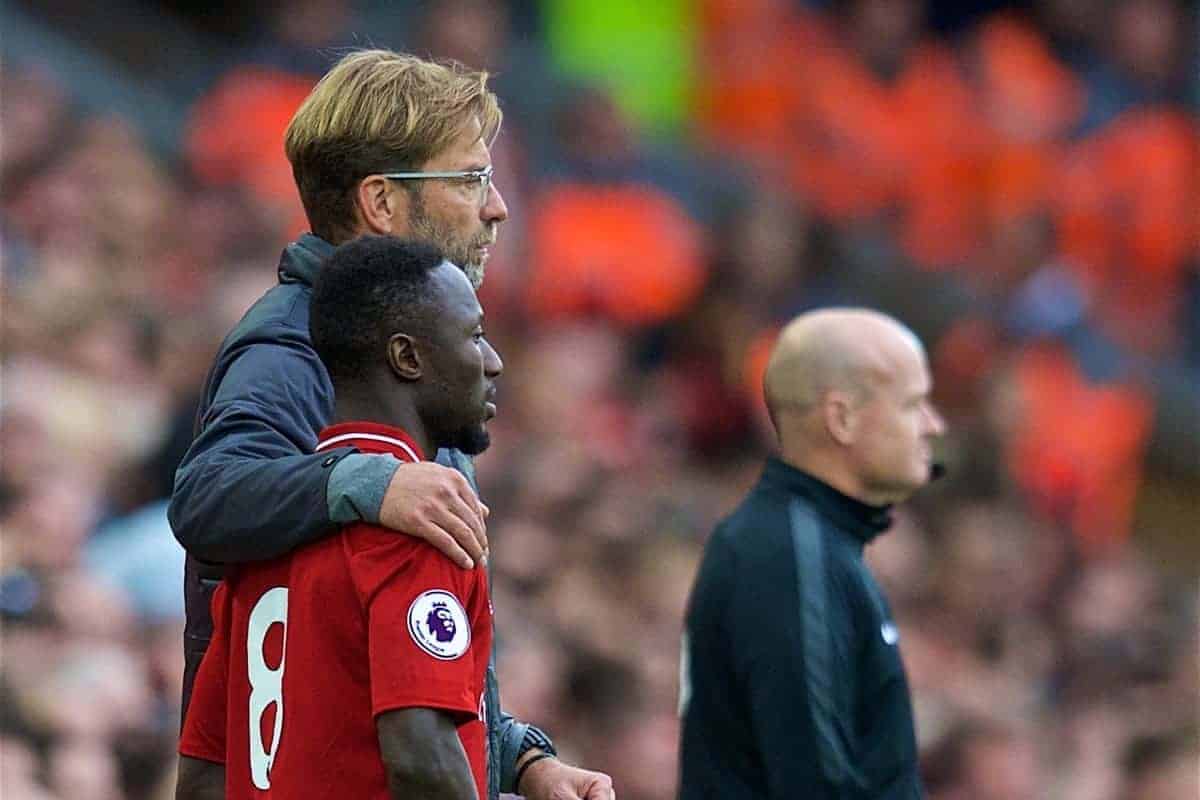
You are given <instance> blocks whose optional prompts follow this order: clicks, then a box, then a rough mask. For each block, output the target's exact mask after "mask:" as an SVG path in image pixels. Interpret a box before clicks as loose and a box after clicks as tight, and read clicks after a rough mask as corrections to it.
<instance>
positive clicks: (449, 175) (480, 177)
mask: <svg viewBox="0 0 1200 800" xmlns="http://www.w3.org/2000/svg"><path fill="white" fill-rule="evenodd" d="M492 172H493V167H492V165H491V164H488V165H487V166H486V167H484V168H483V169H463V170H451V171H448V172H381V173H379V174H380V175H382V176H383V177H385V178H388V179H389V180H393V181H420V180H428V179H434V180H439V179H440V180H453V179H455V178H459V179H464V180H465V179H467V178H471V179H473V180H477V181H479V187H480V190H481V191H480V192H479V195H480V200H479V207H480V208H482V207H484V206H485V205H487V199H488V194H490V190H491V188H492Z"/></svg>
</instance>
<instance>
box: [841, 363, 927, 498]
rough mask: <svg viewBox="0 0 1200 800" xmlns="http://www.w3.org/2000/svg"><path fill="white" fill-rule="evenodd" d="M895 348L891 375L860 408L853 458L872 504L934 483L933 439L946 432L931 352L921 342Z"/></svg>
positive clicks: (881, 381)
mask: <svg viewBox="0 0 1200 800" xmlns="http://www.w3.org/2000/svg"><path fill="white" fill-rule="evenodd" d="M895 350H896V352H895V353H894V355H893V357H892V358H891V359H890V361H891V363H892V370H891V374H890V375H889V376H888V377H887V378H886V379H884V380H880V381H878V382H877V383H876V385H875V386H874V389H873V391H871V392H870V393H869V394H868V396H867V399H866V400H865V401H863V402H862V404H861V405H860V406H859V407H858V408H857V409H856V410H855V417H856V426H855V439H854V442H853V445H852V459H853V461H854V466H855V468H856V471H857V477H858V479H859V481H860V482H861V484H862V486H863V488H864V490H865V496H866V497H868V498H871V499H870V500H869V502H878V503H892V502H898V501H900V500H903V499H905V498H907V497H908V496H909V495H911V494H912V493H913V492H914V491H916V490H917V489H919V488H920V487H922V486H924V485H925V484H926V483H928V481H929V473H930V468H931V467H932V465H933V440H934V439H936V438H937V437H939V436H941V435H942V434H943V433H944V432H945V423H944V422H943V420H942V417H941V415H940V414H938V412H937V410H936V409H934V407H933V404H932V403H931V402H930V398H929V393H930V391H931V389H932V388H933V385H932V380H931V378H930V376H929V366H928V364H927V363H926V360H925V353H924V352H923V351H922V350H921V349H920V348H919V347H918V346H917V345H916V344H915V342H914V343H908V342H906V343H905V344H904V345H903V346H900V345H899V344H898V346H897V347H896V348H895Z"/></svg>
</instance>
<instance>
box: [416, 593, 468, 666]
mask: <svg viewBox="0 0 1200 800" xmlns="http://www.w3.org/2000/svg"><path fill="white" fill-rule="evenodd" d="M408 632H409V634H410V635H411V636H412V638H413V641H414V642H416V643H417V646H418V647H420V648H421V649H422V650H424V651H425V652H426V653H429V655H431V656H433V657H434V658H440V659H441V660H443V661H453V660H454V659H456V658H458V657H460V656H461V655H462V654H463V653H465V652H467V648H468V647H470V645H471V623H470V621H469V620H468V619H467V612H466V611H465V610H464V609H463V607H462V603H460V602H458V598H457V597H455V596H454V595H453V594H451V593H450V592H448V591H446V590H444V589H430V590H429V591H428V592H422V593H421V594H419V595H418V596H417V599H416V600H413V603H412V605H411V606H409V607H408Z"/></svg>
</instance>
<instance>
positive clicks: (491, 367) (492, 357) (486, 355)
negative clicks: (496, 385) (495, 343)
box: [483, 339, 504, 380]
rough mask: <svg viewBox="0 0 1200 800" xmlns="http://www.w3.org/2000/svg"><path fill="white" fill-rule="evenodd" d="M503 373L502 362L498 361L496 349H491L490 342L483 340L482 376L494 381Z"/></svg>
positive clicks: (498, 356) (498, 355)
mask: <svg viewBox="0 0 1200 800" xmlns="http://www.w3.org/2000/svg"><path fill="white" fill-rule="evenodd" d="M502 372H504V362H503V361H501V360H500V354H499V353H497V352H496V348H494V347H492V344H491V342H489V341H488V340H487V339H484V340H483V374H484V375H486V376H487V377H488V378H490V379H492V380H495V379H496V378H499V377H500V373H502Z"/></svg>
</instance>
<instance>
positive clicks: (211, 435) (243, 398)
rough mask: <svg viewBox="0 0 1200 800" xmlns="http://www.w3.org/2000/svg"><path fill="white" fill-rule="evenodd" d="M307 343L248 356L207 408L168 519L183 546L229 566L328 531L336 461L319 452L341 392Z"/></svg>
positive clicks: (267, 346)
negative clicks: (335, 396) (337, 392)
mask: <svg viewBox="0 0 1200 800" xmlns="http://www.w3.org/2000/svg"><path fill="white" fill-rule="evenodd" d="M323 369H324V368H323V367H321V365H320V362H319V360H318V359H317V356H316V354H315V353H314V352H313V351H312V349H311V347H308V346H306V345H304V343H303V342H299V341H282V340H281V341H279V342H275V341H272V342H263V343H257V344H253V345H251V346H248V347H245V348H244V349H242V350H241V351H240V352H239V353H238V354H237V355H236V356H234V357H232V358H231V359H229V363H228V367H227V368H226V369H225V371H224V374H223V375H222V376H221V379H220V383H219V385H218V386H217V389H216V391H215V393H214V396H213V398H212V402H211V404H210V405H209V407H208V408H207V409H206V411H205V414H204V419H203V425H202V430H201V432H200V435H199V436H198V437H197V438H196V440H195V441H194V442H193V443H192V446H191V447H190V448H189V450H188V452H187V455H186V456H184V459H183V462H182V463H181V464H180V467H179V469H178V471H177V472H176V475H175V490H174V492H173V493H172V496H171V505H170V509H169V512H168V515H169V518H170V521H171V527H172V529H173V530H174V532H175V536H176V538H178V539H179V542H180V543H181V544H182V545H183V546H184V547H185V548H186V549H187V550H188V551H189V552H191V553H192V554H193V555H195V556H197V557H199V558H201V559H204V560H207V561H219V562H233V563H236V562H241V561H254V560H260V559H266V558H273V557H275V556H278V555H281V554H283V553H286V552H288V551H290V550H292V549H294V548H295V547H297V546H299V545H300V544H304V543H306V542H308V541H312V540H313V539H317V538H320V537H321V536H324V535H326V534H328V533H329V532H330V531H331V530H332V529H333V527H334V525H335V523H334V521H333V519H332V518H331V515H330V509H329V504H328V500H327V497H326V491H327V486H328V482H329V477H330V474H331V468H332V467H333V466H334V464H336V463H337V458H333V459H332V460H331V456H334V455H335V456H338V457H340V456H344V455H346V454H347V453H349V452H350V451H349V450H341V451H339V452H338V453H336V454H330V453H325V454H314V453H312V448H313V447H314V446H315V444H316V440H317V434H318V433H319V432H320V430H321V428H322V427H324V425H325V424H326V423H327V422H328V420H329V417H330V415H331V414H332V403H333V398H332V389H331V388H330V387H329V386H328V380H327V379H326V378H325V377H324V371H323Z"/></svg>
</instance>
